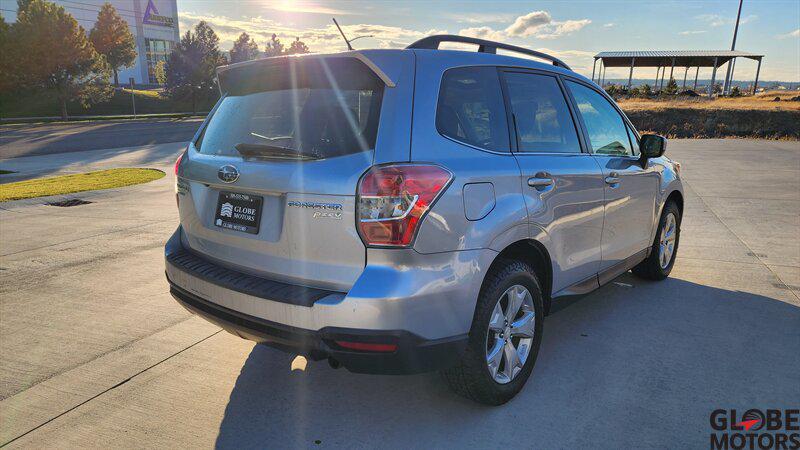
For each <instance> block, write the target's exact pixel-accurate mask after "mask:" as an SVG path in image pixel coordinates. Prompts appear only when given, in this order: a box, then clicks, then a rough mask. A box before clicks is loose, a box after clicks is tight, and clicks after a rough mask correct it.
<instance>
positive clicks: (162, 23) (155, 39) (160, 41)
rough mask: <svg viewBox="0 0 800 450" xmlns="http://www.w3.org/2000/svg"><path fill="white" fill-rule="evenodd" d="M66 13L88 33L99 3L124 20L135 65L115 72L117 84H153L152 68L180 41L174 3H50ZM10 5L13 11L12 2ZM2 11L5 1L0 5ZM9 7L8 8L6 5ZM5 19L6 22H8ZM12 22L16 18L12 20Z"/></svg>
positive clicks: (98, 0)
mask: <svg viewBox="0 0 800 450" xmlns="http://www.w3.org/2000/svg"><path fill="white" fill-rule="evenodd" d="M52 1H53V2H54V3H56V4H58V5H61V6H63V7H64V9H66V10H67V12H68V13H70V14H71V15H72V16H73V17H75V19H76V20H77V21H78V24H79V25H80V26H82V27H83V28H84V29H86V32H87V33H88V32H89V30H91V29H92V27H94V24H95V22H96V21H97V13H98V12H100V7H101V6H103V3H106V2H108V3H111V4H112V5H114V8H116V10H117V14H119V15H120V17H122V18H123V19H125V20H127V21H128V26H129V27H130V30H131V34H133V36H134V38H135V39H136V53H137V56H136V62H135V63H134V65H133V67H128V68H126V69H122V70H121V71H120V72H119V82H120V84H123V83H124V84H127V83H128V81H129V80H130V79H131V78H133V80H134V83H136V84H156V80H155V77H154V75H153V67H154V66H155V65H156V64H157V63H158V62H159V61H166V59H167V57H168V55H169V54H170V52H172V49H173V48H174V47H175V45H176V44H177V42H178V41H179V39H180V33H179V31H178V4H177V0H52ZM8 3H9V4H13V5H14V6H13V7H14V9H16V2H13V3H12V2H8ZM3 6H4V9H3V12H4V13H7V12H9V11H7V10H6V9H5V6H6V2H5V1H4V2H3ZM9 6H10V5H9ZM9 19H10V18H9V17H6V20H9ZM13 19H16V17H14V18H13Z"/></svg>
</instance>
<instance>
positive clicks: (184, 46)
mask: <svg viewBox="0 0 800 450" xmlns="http://www.w3.org/2000/svg"><path fill="white" fill-rule="evenodd" d="M226 63H227V61H226V60H225V57H224V56H223V55H222V53H220V51H219V38H218V37H217V35H216V33H214V30H212V29H211V27H210V26H208V24H207V23H205V22H202V21H201V22H200V23H198V24H197V26H195V28H194V33H192V30H188V31H186V34H184V35H183V37H182V38H181V41H180V42H179V43H178V45H177V46H176V47H175V51H173V52H172V54H171V55H170V57H169V60H168V61H167V65H166V72H167V80H166V93H167V95H169V96H170V97H172V98H186V97H191V99H192V112H194V113H196V112H197V99H198V96H199V97H201V98H204V97H207V96H208V95H210V94H211V93H212V92H214V91H213V89H214V86H215V82H214V77H215V74H216V68H217V66H221V65H224V64H226Z"/></svg>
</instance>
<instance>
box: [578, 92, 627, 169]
mask: <svg viewBox="0 0 800 450" xmlns="http://www.w3.org/2000/svg"><path fill="white" fill-rule="evenodd" d="M567 85H568V86H569V89H570V91H572V95H573V97H575V103H577V104H578V110H579V111H580V114H581V117H583V122H584V123H585V124H586V129H587V131H588V132H589V141H590V142H591V144H592V150H593V151H594V152H595V153H599V154H605V155H632V154H633V152H632V150H631V141H630V139H628V130H627V126H626V125H625V122H624V121H623V120H622V116H620V115H619V113H618V112H617V110H616V109H614V107H613V106H612V105H611V103H609V101H608V100H606V98H605V97H603V96H602V95H600V94H599V93H598V92H596V91H594V90H593V89H590V88H588V87H586V86H584V85H582V84H579V83H575V82H572V81H567Z"/></svg>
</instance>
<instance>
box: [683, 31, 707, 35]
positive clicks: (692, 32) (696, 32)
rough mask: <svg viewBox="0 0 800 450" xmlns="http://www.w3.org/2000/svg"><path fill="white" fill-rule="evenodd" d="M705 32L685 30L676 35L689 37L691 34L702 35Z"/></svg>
mask: <svg viewBox="0 0 800 450" xmlns="http://www.w3.org/2000/svg"><path fill="white" fill-rule="evenodd" d="M705 32H706V30H687V31H681V32H680V33H678V34H680V35H681V36H691V35H693V34H703V33H705Z"/></svg>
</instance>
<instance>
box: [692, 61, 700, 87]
mask: <svg viewBox="0 0 800 450" xmlns="http://www.w3.org/2000/svg"><path fill="white" fill-rule="evenodd" d="M698 75H700V66H697V71H696V72H695V73H694V89H693V90H694V91H697V76H698Z"/></svg>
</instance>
